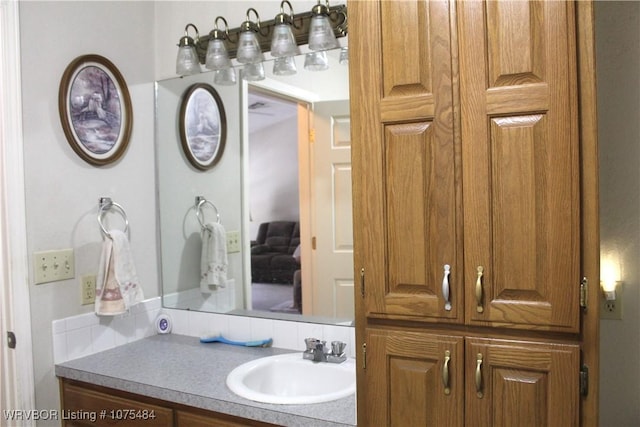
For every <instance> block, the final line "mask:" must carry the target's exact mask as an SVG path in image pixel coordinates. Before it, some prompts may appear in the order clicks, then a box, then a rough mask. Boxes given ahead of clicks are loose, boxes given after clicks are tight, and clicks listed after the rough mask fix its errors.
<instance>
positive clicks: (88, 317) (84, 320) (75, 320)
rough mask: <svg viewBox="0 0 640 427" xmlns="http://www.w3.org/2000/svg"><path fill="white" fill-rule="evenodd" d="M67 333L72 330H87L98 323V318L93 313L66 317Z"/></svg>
mask: <svg viewBox="0 0 640 427" xmlns="http://www.w3.org/2000/svg"><path fill="white" fill-rule="evenodd" d="M65 320H66V325H67V331H72V330H74V329H81V328H88V327H91V326H94V325H97V324H98V323H99V317H98V316H96V314H95V313H85V314H79V315H77V316H71V317H67V318H66V319H65Z"/></svg>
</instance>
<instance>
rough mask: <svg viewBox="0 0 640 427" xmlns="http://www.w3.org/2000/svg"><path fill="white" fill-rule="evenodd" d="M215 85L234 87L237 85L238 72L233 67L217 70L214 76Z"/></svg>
mask: <svg viewBox="0 0 640 427" xmlns="http://www.w3.org/2000/svg"><path fill="white" fill-rule="evenodd" d="M213 83H215V84H218V85H222V86H233V85H234V84H236V70H235V68H233V67H228V68H223V69H222V70H216V72H215V73H214V74H213Z"/></svg>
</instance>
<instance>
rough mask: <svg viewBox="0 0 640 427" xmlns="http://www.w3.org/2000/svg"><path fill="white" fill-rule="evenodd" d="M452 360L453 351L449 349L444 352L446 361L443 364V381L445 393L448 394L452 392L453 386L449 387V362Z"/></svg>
mask: <svg viewBox="0 0 640 427" xmlns="http://www.w3.org/2000/svg"><path fill="white" fill-rule="evenodd" d="M450 361H451V352H450V351H449V350H447V351H445V352H444V363H443V364H442V382H443V383H444V394H446V395H447V396H448V395H450V394H451V387H449V362H450Z"/></svg>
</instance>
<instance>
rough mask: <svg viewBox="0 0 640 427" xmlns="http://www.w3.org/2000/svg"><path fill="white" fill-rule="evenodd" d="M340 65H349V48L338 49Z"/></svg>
mask: <svg viewBox="0 0 640 427" xmlns="http://www.w3.org/2000/svg"><path fill="white" fill-rule="evenodd" d="M339 63H340V65H349V48H348V47H343V48H342V49H340V60H339Z"/></svg>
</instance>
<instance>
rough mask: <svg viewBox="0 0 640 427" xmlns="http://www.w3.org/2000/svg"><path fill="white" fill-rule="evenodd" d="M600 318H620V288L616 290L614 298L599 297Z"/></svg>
mask: <svg viewBox="0 0 640 427" xmlns="http://www.w3.org/2000/svg"><path fill="white" fill-rule="evenodd" d="M600 318H601V319H607V320H622V292H621V290H620V289H618V290H617V292H616V299H615V300H612V301H610V300H607V299H606V298H604V297H602V298H600Z"/></svg>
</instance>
